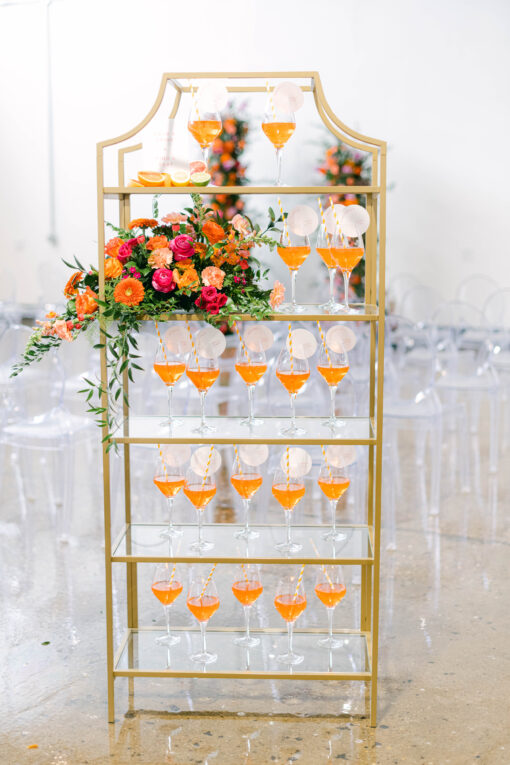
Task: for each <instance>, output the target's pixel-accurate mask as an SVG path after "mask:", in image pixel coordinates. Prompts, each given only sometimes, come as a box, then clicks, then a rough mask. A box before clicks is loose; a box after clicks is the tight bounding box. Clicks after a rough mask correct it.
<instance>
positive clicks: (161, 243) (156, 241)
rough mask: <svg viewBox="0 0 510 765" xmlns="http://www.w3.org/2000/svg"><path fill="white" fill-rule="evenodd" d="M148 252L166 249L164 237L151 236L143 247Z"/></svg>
mask: <svg viewBox="0 0 510 765" xmlns="http://www.w3.org/2000/svg"><path fill="white" fill-rule="evenodd" d="M145 246H146V247H147V249H148V250H159V249H163V248H164V247H168V239H167V238H166V236H152V237H151V238H150V239H149V241H148V242H147V244H146V245H145Z"/></svg>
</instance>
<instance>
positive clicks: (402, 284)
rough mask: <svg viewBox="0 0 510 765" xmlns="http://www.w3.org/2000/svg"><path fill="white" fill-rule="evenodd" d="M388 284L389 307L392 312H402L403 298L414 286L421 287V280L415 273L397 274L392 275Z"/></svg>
mask: <svg viewBox="0 0 510 765" xmlns="http://www.w3.org/2000/svg"><path fill="white" fill-rule="evenodd" d="M387 284H388V307H389V311H390V313H397V314H401V313H402V311H401V303H402V298H403V297H404V295H405V294H406V292H409V290H411V289H413V288H414V287H420V286H421V285H420V280H419V279H417V278H416V276H414V275H413V274H405V273H404V274H397V275H396V276H393V277H390V278H389V279H388V281H387Z"/></svg>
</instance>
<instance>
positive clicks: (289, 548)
mask: <svg viewBox="0 0 510 765" xmlns="http://www.w3.org/2000/svg"><path fill="white" fill-rule="evenodd" d="M275 548H276V549H277V550H280V552H286V553H295V552H299V551H300V550H301V549H302V548H303V545H298V544H297V542H279V543H278V544H277V545H275Z"/></svg>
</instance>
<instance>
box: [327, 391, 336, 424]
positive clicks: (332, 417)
mask: <svg viewBox="0 0 510 765" xmlns="http://www.w3.org/2000/svg"><path fill="white" fill-rule="evenodd" d="M337 387H338V386H336V385H330V387H329V394H330V396H331V420H332V421H333V422H335V421H336V410H335V398H336V389H337Z"/></svg>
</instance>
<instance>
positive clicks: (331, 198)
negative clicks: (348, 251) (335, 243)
mask: <svg viewBox="0 0 510 765" xmlns="http://www.w3.org/2000/svg"><path fill="white" fill-rule="evenodd" d="M329 204H330V205H331V210H332V212H333V217H334V219H335V223H336V225H337V228H338V233H339V234H340V237H341V239H342V242H343V240H344V235H343V234H342V229H341V228H340V221H339V220H338V215H337V214H336V210H335V205H334V204H333V197H330V198H329Z"/></svg>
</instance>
